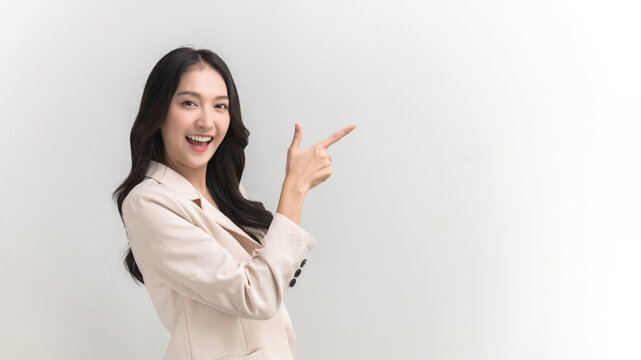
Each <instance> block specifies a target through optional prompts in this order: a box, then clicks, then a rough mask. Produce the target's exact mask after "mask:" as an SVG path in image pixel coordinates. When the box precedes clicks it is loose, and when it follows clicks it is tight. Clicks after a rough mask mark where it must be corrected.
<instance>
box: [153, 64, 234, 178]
mask: <svg viewBox="0 0 641 360" xmlns="http://www.w3.org/2000/svg"><path fill="white" fill-rule="evenodd" d="M229 122H230V117H229V99H228V97H227V86H226V85H225V81H224V80H223V77H222V76H221V75H220V74H219V73H218V72H217V71H216V70H214V69H213V68H212V67H211V66H209V65H204V64H198V65H196V66H195V67H194V68H193V69H190V70H187V71H185V73H184V74H183V75H182V78H181V79H180V83H179V84H178V88H177V89H176V92H175V93H174V97H173V98H172V100H171V104H170V106H169V111H168V112H167V118H166V119H165V122H164V123H163V125H162V126H161V128H160V131H161V133H162V139H163V142H164V144H165V155H166V159H167V165H168V166H169V167H171V168H173V169H174V170H178V171H179V172H180V173H190V172H193V171H194V170H203V169H206V166H207V162H208V161H209V160H210V159H211V158H212V156H214V152H215V151H216V149H217V148H218V146H219V145H220V143H221V142H222V141H223V139H224V137H225V134H226V133H227V129H228V128H229Z"/></svg>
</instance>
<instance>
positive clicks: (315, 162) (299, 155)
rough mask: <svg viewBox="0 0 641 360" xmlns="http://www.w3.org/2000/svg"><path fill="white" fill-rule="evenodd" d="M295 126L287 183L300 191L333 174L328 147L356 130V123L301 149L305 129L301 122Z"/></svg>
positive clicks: (289, 154)
mask: <svg viewBox="0 0 641 360" xmlns="http://www.w3.org/2000/svg"><path fill="white" fill-rule="evenodd" d="M294 128H295V130H294V139H293V140H292V144H291V145H290V146H289V149H288V150H287V166H286V175H285V183H286V184H288V185H289V186H293V187H294V188H295V189H297V190H298V191H302V192H307V191H308V190H309V189H311V188H313V187H314V186H316V185H318V184H320V183H322V182H323V181H325V180H327V178H329V177H330V175H332V167H331V162H332V158H331V156H329V154H328V153H327V149H328V148H329V146H330V145H332V144H334V143H335V142H337V141H338V140H340V139H341V138H343V136H345V135H347V134H349V133H350V132H351V131H352V130H354V129H355V128H356V125H355V124H352V125H349V126H347V127H344V128H343V129H341V130H339V131H337V132H335V133H334V134H332V135H331V136H330V137H328V138H326V139H325V140H322V141H320V142H318V143H316V144H314V145H313V146H311V147H309V148H307V149H305V150H301V149H300V142H301V140H302V139H303V130H302V128H301V126H300V125H299V124H295V126H294Z"/></svg>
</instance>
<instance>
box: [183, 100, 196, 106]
mask: <svg viewBox="0 0 641 360" xmlns="http://www.w3.org/2000/svg"><path fill="white" fill-rule="evenodd" d="M187 103H190V104H194V102H193V101H191V100H185V101H183V102H182V103H181V104H182V105H187ZM194 105H196V104H194Z"/></svg>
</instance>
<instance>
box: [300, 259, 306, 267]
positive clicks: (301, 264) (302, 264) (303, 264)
mask: <svg viewBox="0 0 641 360" xmlns="http://www.w3.org/2000/svg"><path fill="white" fill-rule="evenodd" d="M306 262H307V259H303V262H302V263H300V267H303V266H305V263H306Z"/></svg>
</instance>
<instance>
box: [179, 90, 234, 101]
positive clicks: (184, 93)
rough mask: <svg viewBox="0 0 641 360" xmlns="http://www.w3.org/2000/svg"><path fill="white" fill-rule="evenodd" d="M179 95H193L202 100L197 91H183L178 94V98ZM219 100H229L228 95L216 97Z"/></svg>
mask: <svg viewBox="0 0 641 360" xmlns="http://www.w3.org/2000/svg"><path fill="white" fill-rule="evenodd" d="M179 95H191V96H195V97H197V98H199V99H200V94H199V93H197V92H195V91H181V92H179V93H177V94H176V96H179ZM219 99H227V100H229V97H228V96H227V95H219V96H216V97H215V98H214V100H219Z"/></svg>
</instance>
